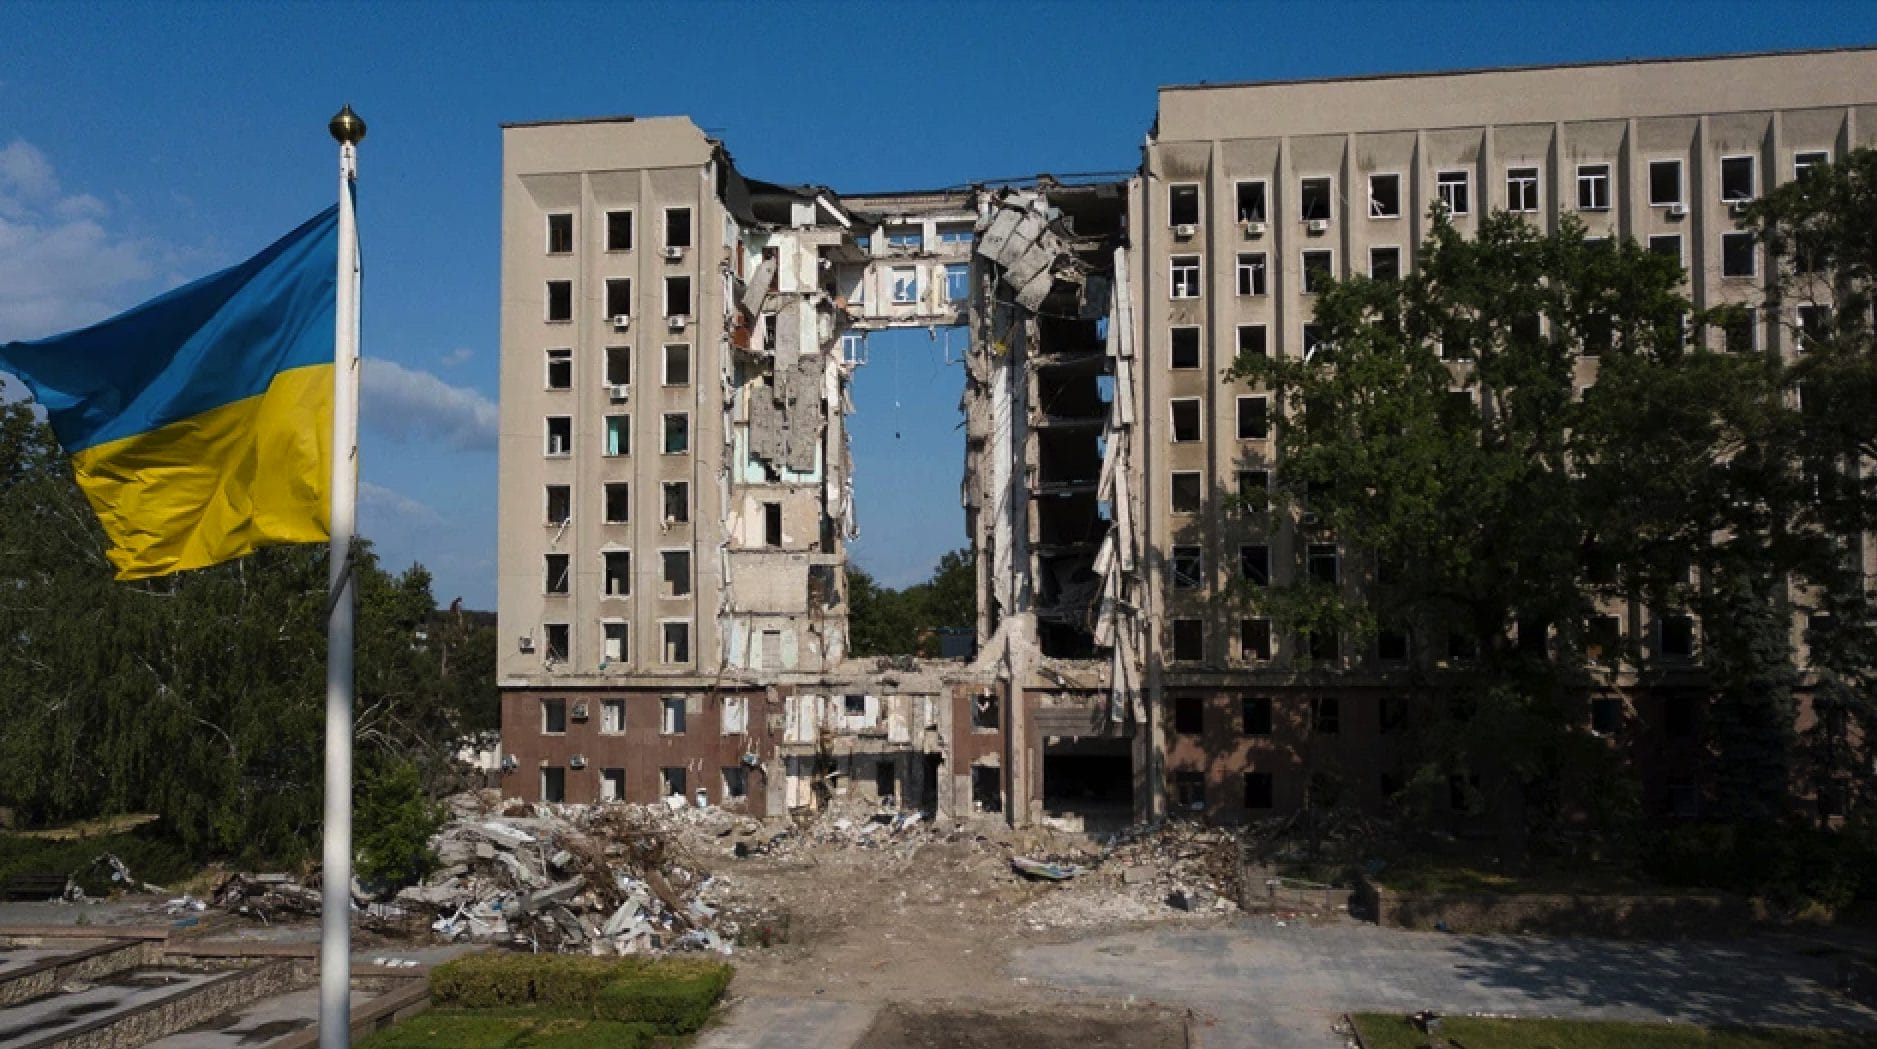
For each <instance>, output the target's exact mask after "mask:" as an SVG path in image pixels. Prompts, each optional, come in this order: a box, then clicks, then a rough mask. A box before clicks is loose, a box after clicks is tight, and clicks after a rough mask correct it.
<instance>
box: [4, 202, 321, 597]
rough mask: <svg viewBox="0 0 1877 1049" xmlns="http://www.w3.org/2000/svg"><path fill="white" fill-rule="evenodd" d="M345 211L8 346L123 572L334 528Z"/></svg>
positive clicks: (138, 573)
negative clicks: (117, 306)
mask: <svg viewBox="0 0 1877 1049" xmlns="http://www.w3.org/2000/svg"><path fill="white" fill-rule="evenodd" d="M338 214H339V209H338V208H337V207H336V206H335V207H332V208H328V209H327V210H326V211H324V212H321V213H320V214H319V215H317V216H315V217H314V218H313V219H312V220H310V221H308V222H307V223H306V224H305V225H303V226H301V227H300V228H299V229H296V230H294V231H293V232H292V233H289V234H288V235H287V236H285V237H283V238H281V239H280V240H279V241H278V242H276V243H275V244H274V245H273V246H271V247H269V248H268V249H267V250H266V251H263V252H261V253H260V254H259V255H256V256H254V257H253V258H251V259H249V260H248V261H246V262H244V263H242V264H240V265H238V266H234V267H231V268H229V269H226V270H223V271H221V272H220V273H216V274H213V275H211V276H208V277H204V278H202V279H201V280H198V281H196V282H195V283H193V284H189V285H186V286H184V287H181V288H178V289H176V290H175V291H172V292H170V293H168V294H167V295H163V296H161V297H159V298H156V299H152V300H151V301H149V302H146V303H144V304H143V305H142V306H138V307H137V308H135V309H133V310H130V311H129V312H127V313H124V314H121V315H119V316H117V317H113V318H111V319H110V320H107V321H104V322H102V323H99V324H95V325H93V326H91V327H89V328H85V329H83V330H81V331H75V332H70V333H67V334H65V335H55V336H52V337H50V338H45V339H39V340H36V341H32V342H10V343H6V344H5V345H0V369H5V370H7V371H11V372H13V373H15V374H17V375H18V376H19V377H20V378H21V379H22V380H24V381H25V383H26V385H27V387H28V388H30V389H31V390H32V392H33V396H34V397H35V398H37V399H38V401H39V403H40V404H41V405H42V406H44V408H45V409H46V413H47V415H48V416H49V417H50V421H51V423H52V430H53V433H55V434H56V435H57V436H58V439H59V444H60V445H61V446H63V447H64V449H65V452H66V454H67V455H70V456H71V457H72V470H73V472H74V473H75V474H76V475H77V477H78V484H79V487H80V488H82V489H84V492H85V497H86V498H87V499H89V500H90V501H91V506H92V509H94V510H95V511H97V514H98V519H99V520H100V521H102V522H103V523H104V530H105V532H106V533H107V534H108V535H109V536H110V539H111V543H112V545H113V549H112V550H110V551H109V556H110V558H111V561H112V563H113V564H115V565H116V566H117V578H119V579H145V578H149V577H151V576H160V575H167V574H169V573H171V572H177V571H182V570H184V569H189V568H201V567H203V566H205V565H212V564H217V563H219V562H222V561H227V560H230V559H232V558H236V557H240V556H242V555H243V554H247V553H251V552H252V551H254V550H255V549H256V548H258V547H262V546H267V545H270V544H273V543H314V542H323V541H324V540H325V539H326V537H327V529H328V502H329V497H330V492H329V490H328V489H329V488H330V486H331V478H330V470H331V460H330V452H331V449H330V446H331V443H332V384H333V318H334V312H335V306H334V302H335V294H334V292H335V286H336V280H335V271H336V269H337V263H338Z"/></svg>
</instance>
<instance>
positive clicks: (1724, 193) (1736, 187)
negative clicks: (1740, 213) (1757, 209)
mask: <svg viewBox="0 0 1877 1049" xmlns="http://www.w3.org/2000/svg"><path fill="white" fill-rule="evenodd" d="M1753 181H1754V179H1753V158H1752V157H1722V158H1721V199H1722V200H1752V199H1753Z"/></svg>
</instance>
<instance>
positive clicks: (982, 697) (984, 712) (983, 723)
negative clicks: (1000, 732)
mask: <svg viewBox="0 0 1877 1049" xmlns="http://www.w3.org/2000/svg"><path fill="white" fill-rule="evenodd" d="M971 727H972V728H973V729H976V730H977V731H980V732H994V731H996V729H997V694H996V693H994V692H980V693H978V694H977V695H975V696H973V697H971Z"/></svg>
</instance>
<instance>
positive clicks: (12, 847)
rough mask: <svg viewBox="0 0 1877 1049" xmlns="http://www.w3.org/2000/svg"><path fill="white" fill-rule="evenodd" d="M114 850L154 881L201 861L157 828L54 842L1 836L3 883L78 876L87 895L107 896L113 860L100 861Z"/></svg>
mask: <svg viewBox="0 0 1877 1049" xmlns="http://www.w3.org/2000/svg"><path fill="white" fill-rule="evenodd" d="M107 852H108V853H110V854H112V855H114V856H116V857H117V858H118V859H120V860H123V861H124V865H125V866H126V867H129V868H130V873H131V876H132V877H134V878H137V879H138V880H139V881H147V882H150V883H151V884H154V885H162V886H165V887H167V886H171V885H174V884H175V883H177V882H179V881H182V880H184V879H186V878H188V877H189V876H190V875H192V874H194V873H195V872H196V865H195V864H193V863H191V862H190V861H189V860H188V859H186V858H185V857H184V856H183V855H182V850H180V849H178V848H177V847H176V845H175V844H174V843H173V842H168V841H164V840H163V839H162V838H160V837H158V836H157V835H156V833H155V832H154V830H152V829H139V830H134V831H128V832H119V833H115V834H103V835H99V836H97V837H89V838H70V839H64V840H54V839H52V838H48V837H45V836H43V835H39V834H0V882H4V881H6V880H7V879H9V878H12V877H14V876H16V875H23V874H58V875H63V876H66V877H70V876H72V875H77V876H78V883H79V885H80V886H82V887H83V888H84V890H85V892H86V894H87V895H91V896H102V895H105V894H106V893H108V892H110V891H111V889H112V888H134V887H135V886H122V885H119V886H113V885H112V883H111V868H110V866H109V865H108V864H95V865H94V863H95V861H96V860H97V859H98V857H99V856H102V855H103V854H105V853H107Z"/></svg>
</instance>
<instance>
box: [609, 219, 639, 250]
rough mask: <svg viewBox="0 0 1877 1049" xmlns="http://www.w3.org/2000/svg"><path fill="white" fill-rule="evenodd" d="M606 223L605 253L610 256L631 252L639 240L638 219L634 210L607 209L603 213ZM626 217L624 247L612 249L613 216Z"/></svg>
mask: <svg viewBox="0 0 1877 1049" xmlns="http://www.w3.org/2000/svg"><path fill="white" fill-rule="evenodd" d="M603 215H604V219H605V222H606V251H607V252H608V253H610V254H624V253H625V252H628V251H631V250H632V249H633V247H634V246H635V245H636V244H637V242H638V239H639V217H638V215H637V214H636V209H634V208H607V209H606V210H605V212H604V213H603ZM615 215H624V216H625V217H626V246H625V247H623V248H620V247H614V243H615V241H614V240H613V216H615Z"/></svg>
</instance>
